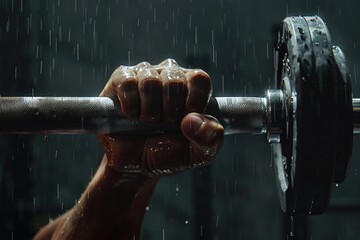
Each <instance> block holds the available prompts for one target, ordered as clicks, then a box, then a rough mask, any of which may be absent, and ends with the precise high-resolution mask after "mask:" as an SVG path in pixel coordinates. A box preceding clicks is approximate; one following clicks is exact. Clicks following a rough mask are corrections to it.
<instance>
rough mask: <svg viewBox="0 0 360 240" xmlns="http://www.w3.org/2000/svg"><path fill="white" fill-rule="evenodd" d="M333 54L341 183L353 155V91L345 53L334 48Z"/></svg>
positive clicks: (338, 178) (337, 163)
mask: <svg viewBox="0 0 360 240" xmlns="http://www.w3.org/2000/svg"><path fill="white" fill-rule="evenodd" d="M332 50H333V54H334V58H335V62H336V64H337V74H338V78H337V80H338V83H337V86H338V88H337V89H336V91H337V99H336V101H337V105H336V106H337V108H336V109H334V110H335V111H336V110H337V113H334V116H335V117H337V120H338V126H339V127H338V134H337V156H336V160H335V176H334V178H335V179H334V181H335V182H336V183H340V182H342V181H344V180H345V178H346V176H347V173H348V170H349V165H350V160H351V153H352V145H353V118H352V111H353V106H352V89H351V81H350V74H349V71H348V68H347V65H346V59H345V56H344V53H343V52H342V51H341V49H340V48H339V47H336V46H334V47H333V49H332Z"/></svg>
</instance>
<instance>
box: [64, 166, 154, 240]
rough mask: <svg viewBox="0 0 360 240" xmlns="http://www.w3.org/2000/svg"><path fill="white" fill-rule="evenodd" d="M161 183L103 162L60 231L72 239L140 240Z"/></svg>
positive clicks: (152, 178)
mask: <svg viewBox="0 0 360 240" xmlns="http://www.w3.org/2000/svg"><path fill="white" fill-rule="evenodd" d="M158 180H159V177H148V176H145V175H143V174H141V173H125V172H118V171H116V170H114V169H112V168H111V167H109V166H108V165H107V164H103V163H102V164H101V166H100V167H99V169H98V172H97V173H96V175H95V176H94V178H93V180H92V181H91V183H90V184H89V186H88V187H87V189H86V190H85V192H84V193H83V195H82V197H81V198H80V200H79V202H78V203H77V204H76V206H74V207H73V209H72V210H71V211H70V212H71V213H70V214H69V217H68V218H67V220H66V221H65V222H64V224H63V226H62V228H61V229H58V230H59V231H58V232H65V233H66V234H68V235H67V236H69V237H68V238H70V239H72V238H74V239H80V238H81V239H113V238H117V239H133V237H134V236H135V239H138V237H139V235H140V230H141V225H142V221H143V217H144V214H145V211H146V210H145V209H146V206H147V205H148V203H149V201H150V199H151V195H152V193H153V191H154V189H155V186H156V184H157V182H158Z"/></svg>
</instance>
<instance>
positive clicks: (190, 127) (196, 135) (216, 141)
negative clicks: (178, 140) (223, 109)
mask: <svg viewBox="0 0 360 240" xmlns="http://www.w3.org/2000/svg"><path fill="white" fill-rule="evenodd" d="M181 130H182V132H183V134H184V136H185V137H186V138H187V139H188V140H189V142H190V147H191V149H190V154H191V155H190V160H191V161H192V162H191V163H190V164H191V165H194V166H196V165H199V164H200V165H204V164H209V163H210V162H211V161H212V160H213V159H214V158H215V155H216V153H217V152H218V151H219V150H220V148H221V146H222V144H223V141H224V128H223V126H222V125H221V124H220V123H219V122H218V121H217V120H216V119H215V118H213V117H212V116H209V115H202V114H198V113H190V114H188V115H186V116H185V117H184V118H183V120H182V121H181Z"/></svg>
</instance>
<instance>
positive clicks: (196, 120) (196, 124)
mask: <svg viewBox="0 0 360 240" xmlns="http://www.w3.org/2000/svg"><path fill="white" fill-rule="evenodd" d="M189 117H190V124H189V126H188V128H187V133H188V134H189V135H194V134H196V132H197V131H198V130H199V128H200V127H201V125H203V124H204V123H205V121H204V119H203V118H202V117H201V116H199V115H197V114H190V115H189Z"/></svg>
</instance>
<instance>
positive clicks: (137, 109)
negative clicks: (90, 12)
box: [99, 59, 224, 176]
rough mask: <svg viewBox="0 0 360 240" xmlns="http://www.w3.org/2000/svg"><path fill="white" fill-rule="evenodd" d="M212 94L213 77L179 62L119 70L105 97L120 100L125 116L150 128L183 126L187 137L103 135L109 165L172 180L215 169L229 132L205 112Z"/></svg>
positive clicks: (102, 141) (117, 168)
mask: <svg viewBox="0 0 360 240" xmlns="http://www.w3.org/2000/svg"><path fill="white" fill-rule="evenodd" d="M211 93H212V85H211V80H210V77H209V75H208V74H207V73H206V72H204V71H202V70H193V69H185V68H182V67H180V66H179V65H178V64H177V63H176V62H175V61H174V60H172V59H167V60H165V61H163V62H162V63H160V64H158V65H151V64H149V63H147V62H142V63H140V64H138V65H136V66H131V67H126V66H120V67H119V68H117V69H116V70H115V71H114V72H113V74H112V76H111V77H110V80H109V81H108V83H107V84H106V86H105V88H104V90H103V91H102V92H101V94H100V96H106V97H117V98H118V99H119V101H120V105H121V110H122V112H123V113H124V114H125V115H126V116H127V117H129V118H132V119H138V120H139V121H143V122H146V123H149V124H151V123H155V122H179V124H180V127H181V132H182V134H161V135H153V136H148V135H143V136H119V135H114V136H112V135H100V136H99V138H100V141H101V143H102V144H103V145H104V147H105V150H106V156H107V159H108V162H107V163H108V165H109V166H110V167H112V168H113V169H115V170H116V171H120V172H140V173H143V174H145V175H147V176H154V175H168V174H173V173H177V172H180V171H182V170H185V169H190V168H193V167H197V166H204V165H207V164H209V163H211V162H212V161H213V160H214V158H215V155H216V153H217V152H218V151H219V149H220V147H221V145H222V143H223V132H224V129H223V127H222V126H221V125H220V124H219V122H218V121H217V120H216V119H214V118H213V117H211V116H208V115H204V114H202V112H203V111H204V109H205V107H206V106H207V103H208V101H209V99H210V96H211Z"/></svg>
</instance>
